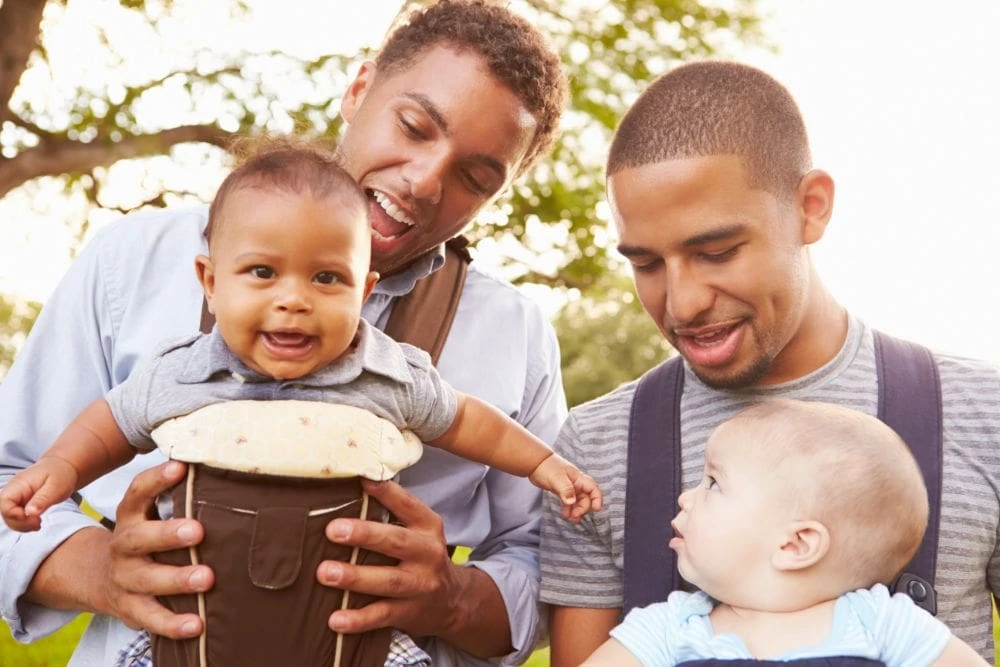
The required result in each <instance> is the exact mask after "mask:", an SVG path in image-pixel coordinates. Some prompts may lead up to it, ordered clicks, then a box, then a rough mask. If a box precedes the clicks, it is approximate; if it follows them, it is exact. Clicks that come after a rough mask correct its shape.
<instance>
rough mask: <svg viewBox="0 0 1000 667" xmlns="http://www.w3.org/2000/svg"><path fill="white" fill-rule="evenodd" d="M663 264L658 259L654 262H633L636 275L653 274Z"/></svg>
mask: <svg viewBox="0 0 1000 667" xmlns="http://www.w3.org/2000/svg"><path fill="white" fill-rule="evenodd" d="M661 264H662V262H661V261H660V260H658V259H653V260H649V261H646V260H641V261H640V260H635V261H633V262H632V270H633V271H634V272H635V273H652V272H653V271H655V270H656V269H658V268H659V267H660V265H661Z"/></svg>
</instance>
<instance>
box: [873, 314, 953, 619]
mask: <svg viewBox="0 0 1000 667" xmlns="http://www.w3.org/2000/svg"><path fill="white" fill-rule="evenodd" d="M875 365H876V369H877V373H878V418H879V419H881V420H882V421H884V422H885V423H886V424H888V425H889V426H891V427H892V428H893V430H895V431H896V433H898V434H899V436H900V437H901V438H903V440H904V441H905V442H906V444H907V445H909V447H910V451H912V452H913V456H914V458H916V459H917V463H918V464H919V465H920V471H921V473H923V476H924V484H926V486H927V498H928V502H929V504H930V512H929V515H928V517H927V531H926V532H925V533H924V540H923V542H921V544H920V548H919V549H918V550H917V553H916V555H915V556H914V557H913V560H911V561H910V564H909V565H907V566H906V569H905V572H904V574H903V575H901V577H900V579H899V580H898V581H897V582H896V583H895V584H894V586H893V592H896V591H898V592H901V593H907V594H908V595H909V596H910V597H912V598H913V599H914V601H915V602H916V603H917V604H919V605H920V606H922V607H924V608H925V609H927V610H928V611H930V612H931V613H932V614H933V613H936V611H937V609H936V607H937V605H936V600H935V595H934V573H935V570H936V568H937V547H938V535H939V533H940V515H941V468H942V466H943V462H942V457H943V451H944V445H943V437H944V428H943V423H942V421H943V420H942V416H941V380H940V377H939V376H938V369H937V364H936V363H935V362H934V357H933V356H932V355H931V353H930V351H929V350H927V349H926V348H924V347H921V346H920V345H916V344H915V343H910V342H908V341H903V340H899V339H898V338H893V337H892V336H888V335H886V334H884V333H881V332H879V331H876V332H875Z"/></svg>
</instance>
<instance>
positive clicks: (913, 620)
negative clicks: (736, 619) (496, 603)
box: [611, 584, 951, 667]
mask: <svg viewBox="0 0 1000 667" xmlns="http://www.w3.org/2000/svg"><path fill="white" fill-rule="evenodd" d="M714 606H715V602H714V601H713V600H712V599H711V598H709V597H708V596H707V595H705V593H702V592H701V591H698V592H696V593H685V592H683V591H675V592H673V593H671V594H670V596H669V597H668V598H667V601H666V602H660V603H657V604H651V605H649V606H648V607H643V608H640V609H633V610H632V611H630V612H629V613H628V615H627V616H626V617H625V620H624V621H622V623H621V625H619V626H618V627H616V628H614V629H613V630H612V631H611V636H612V637H614V638H615V639H617V640H618V641H619V642H621V644H622V645H623V646H624V647H625V648H627V649H628V650H629V652H630V653H631V654H632V655H634V656H635V658H636V659H637V660H638V661H639V662H641V663H642V664H643V665H648V666H650V667H653V666H655V667H670V666H671V665H677V664H680V663H682V662H686V661H688V660H697V659H698V658H721V659H723V660H740V659H752V658H754V657H755V656H753V655H752V654H751V653H750V651H749V649H747V646H746V644H745V643H744V642H743V640H742V639H741V638H740V637H739V636H737V635H735V634H733V633H728V632H727V633H719V634H716V633H715V631H714V630H713V628H712V621H711V620H710V619H709V616H708V615H709V613H710V612H711V611H712V609H713V607H714ZM950 639H951V632H950V631H949V630H948V628H947V627H946V626H945V624H944V623H942V622H941V621H939V620H937V619H936V618H934V617H933V616H931V615H930V614H929V613H927V612H926V611H925V610H923V609H921V608H920V607H918V606H917V605H915V604H914V603H913V600H911V599H910V598H908V597H907V596H905V595H902V594H898V595H889V589H887V588H886V587H885V586H883V585H882V584H877V585H876V586H874V587H872V588H871V589H860V590H856V591H852V592H850V593H846V594H844V595H842V596H840V597H839V598H838V599H837V603H836V606H835V607H834V612H833V624H832V627H831V628H830V633H829V635H828V636H827V638H826V640H824V641H823V642H822V643H821V644H819V645H818V646H810V647H805V648H800V649H795V650H793V651H789V652H788V653H785V654H783V655H780V656H776V657H773V658H769V660H773V661H776V662H788V661H790V660H799V659H804V658H825V657H834V656H854V657H859V658H869V659H871V660H881V661H882V662H884V663H885V664H886V667H925V666H926V665H929V664H931V663H932V662H934V661H935V660H937V659H938V658H939V657H940V656H941V653H942V651H944V647H945V646H946V645H947V644H948V641H949V640H950Z"/></svg>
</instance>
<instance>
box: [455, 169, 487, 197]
mask: <svg viewBox="0 0 1000 667" xmlns="http://www.w3.org/2000/svg"><path fill="white" fill-rule="evenodd" d="M462 181H463V182H464V183H465V187H466V188H468V189H469V191H470V192H474V193H476V194H478V195H487V194H490V192H491V189H490V187H489V186H488V185H485V184H484V182H483V181H482V180H480V179H479V178H477V177H476V175H475V174H474V173H473V172H471V171H463V172H462Z"/></svg>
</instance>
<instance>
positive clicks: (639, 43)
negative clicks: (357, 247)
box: [0, 0, 766, 665]
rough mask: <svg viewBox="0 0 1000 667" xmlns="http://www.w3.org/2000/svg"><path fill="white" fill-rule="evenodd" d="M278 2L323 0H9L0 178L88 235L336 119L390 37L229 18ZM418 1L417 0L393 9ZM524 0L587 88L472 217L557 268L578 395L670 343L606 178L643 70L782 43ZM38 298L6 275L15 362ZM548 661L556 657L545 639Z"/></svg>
mask: <svg viewBox="0 0 1000 667" xmlns="http://www.w3.org/2000/svg"><path fill="white" fill-rule="evenodd" d="M269 3H270V4H272V5H273V4H280V7H281V9H280V12H283V13H287V14H288V16H287V17H285V18H288V20H290V21H292V22H299V24H300V25H302V22H304V21H309V20H310V16H308V15H307V12H306V10H304V9H303V7H305V6H306V5H308V3H306V2H301V6H296V3H275V2H274V0H187V1H185V0H118V1H117V2H116V1H114V0H0V198H6V200H7V202H10V201H13V200H14V199H16V200H17V201H18V202H23V205H24V206H27V207H30V208H31V209H33V210H34V211H35V212H36V213H39V214H42V215H48V216H53V215H59V216H61V217H62V219H63V222H64V224H65V225H66V232H67V233H66V236H65V238H64V239H62V240H63V242H64V243H65V245H67V246H68V249H67V250H68V252H69V253H70V254H73V253H75V251H76V249H77V248H78V247H79V246H80V245H81V244H82V243H84V242H85V241H86V239H87V238H88V234H89V233H90V232H92V231H93V228H94V227H97V226H99V225H100V224H103V223H105V222H107V221H109V220H111V219H113V218H115V217H118V216H119V215H121V214H122V213H125V212H127V211H130V210H134V209H137V208H140V207H143V206H169V205H180V204H184V203H194V202H199V201H209V200H210V199H211V196H212V194H213V192H214V190H215V187H216V186H217V185H218V183H219V181H221V179H222V178H223V176H224V175H225V172H226V169H227V168H228V165H229V156H228V154H227V153H226V151H225V147H226V146H227V145H228V142H229V141H230V139H231V138H232V137H234V136H236V135H238V134H242V133H253V132H259V131H270V132H289V131H296V132H301V133H307V134H313V135H320V136H325V137H329V138H333V139H335V138H336V136H337V135H338V133H339V131H340V128H341V123H340V119H339V116H338V109H339V102H340V97H339V96H340V94H341V91H342V90H343V89H344V87H345V86H346V84H347V82H348V81H349V79H350V77H351V76H352V75H353V74H354V73H355V72H356V71H357V68H358V65H359V64H360V62H361V61H362V60H363V59H364V58H365V57H366V56H370V55H371V53H372V50H373V49H377V48H378V44H377V43H373V44H371V45H370V46H369V47H367V48H362V49H361V50H360V51H358V52H351V53H340V52H336V49H335V46H336V45H335V44H324V49H325V50H324V51H323V52H322V53H321V55H316V54H315V53H308V52H306V51H303V52H302V53H293V52H292V51H293V50H292V49H275V48H271V47H270V46H269V45H268V44H266V42H267V40H266V39H258V41H259V42H261V43H256V42H255V43H254V46H253V48H252V49H248V48H246V46H245V45H242V44H241V43H240V42H239V41H238V40H234V39H232V38H231V37H232V35H235V34H239V33H240V32H241V31H243V32H246V31H247V30H248V29H249V27H250V26H252V25H254V21H258V23H259V22H260V18H259V14H260V13H261V11H262V9H272V10H273V9H274V8H273V7H269V6H268V5H269ZM347 4H348V3H344V5H347ZM350 4H354V3H350ZM420 4H423V2H421V1H419V0H406V1H404V2H400V4H399V14H397V18H396V20H400V17H402V16H405V15H406V14H407V13H408V12H409V10H410V9H412V8H414V7H416V6H418V5H420ZM509 5H510V7H511V8H512V9H514V10H515V11H518V12H520V13H522V14H523V15H525V16H527V17H528V18H529V20H531V21H532V23H533V24H535V25H537V26H539V27H540V28H541V29H542V30H544V31H545V32H547V33H548V34H549V35H551V37H552V39H553V41H554V42H555V45H556V47H557V48H558V50H559V52H560V53H561V54H562V57H563V61H564V64H565V67H566V70H567V72H568V74H569V77H570V81H571V93H572V99H571V102H570V106H569V110H568V112H567V114H566V116H565V118H564V121H563V135H562V138H561V140H560V142H559V144H558V145H557V146H556V148H555V151H554V154H553V156H552V158H551V159H549V160H546V161H544V162H542V163H541V164H539V165H538V166H537V167H536V168H535V169H534V170H533V171H532V173H530V174H526V175H525V176H524V177H522V178H521V179H520V180H519V181H518V182H517V183H516V184H515V187H514V188H513V191H512V192H511V193H509V195H507V196H505V197H504V198H503V199H501V200H500V201H498V202H497V203H496V205H495V206H493V207H491V208H490V209H489V210H487V211H484V213H483V214H482V215H481V216H480V218H479V220H478V221H477V223H476V224H475V226H474V227H473V228H472V229H471V230H470V236H471V237H472V238H473V240H474V241H475V242H476V252H477V253H478V255H479V257H480V259H481V260H485V259H487V258H489V260H490V263H491V265H493V266H495V267H496V269H497V271H498V272H500V274H501V275H502V276H504V277H506V278H508V279H510V280H513V281H514V282H516V283H524V284H535V285H540V286H543V287H541V288H535V289H543V290H544V291H545V295H544V298H545V299H546V300H547V301H548V302H550V303H552V302H557V303H558V304H561V307H560V308H559V309H558V311H557V312H556V313H555V315H554V323H555V326H556V329H557V332H558V334H559V337H560V340H561V341H562V355H563V367H564V373H565V378H564V379H565V385H566V390H567V394H568V396H569V399H570V402H571V404H574V405H575V404H577V403H580V402H582V401H585V400H587V399H589V398H592V397H594V396H597V395H599V394H601V393H604V392H606V391H609V390H610V389H612V388H614V387H615V386H617V385H618V384H620V383H622V382H625V381H628V380H631V379H633V378H635V377H637V376H638V375H640V374H641V373H642V372H643V371H644V370H646V369H648V368H649V367H651V366H652V365H654V364H655V363H657V362H658V361H659V360H661V359H663V358H664V357H665V356H667V354H668V353H669V351H668V349H667V346H666V345H665V344H664V343H663V341H662V339H661V338H660V336H659V335H658V334H657V332H656V330H655V327H654V326H653V324H652V322H650V321H649V318H648V317H646V315H645V314H644V312H643V311H642V308H641V306H639V304H638V301H637V299H636V298H635V296H634V293H633V291H632V287H631V282H630V280H629V278H628V275H627V273H626V271H625V267H624V265H623V263H622V261H621V260H620V258H617V257H616V256H615V255H614V251H613V246H614V240H613V238H612V237H611V236H610V234H609V230H608V211H607V206H606V204H605V203H604V187H603V161H604V151H605V147H606V145H607V142H608V140H609V138H610V135H611V132H612V131H613V129H614V127H615V124H616V123H617V120H618V118H619V117H620V115H621V114H622V113H623V111H624V110H625V109H626V108H627V106H628V105H629V104H630V103H631V101H632V100H634V98H635V96H636V95H637V94H638V91H639V90H641V88H642V87H643V85H644V83H645V82H647V81H648V80H649V79H650V78H652V77H654V76H656V75H657V74H659V73H661V72H662V71H664V70H666V69H667V68H669V67H670V66H671V65H673V64H675V63H677V62H679V61H682V60H686V59H691V58H698V57H708V56H725V55H727V54H729V53H731V52H733V51H734V50H735V47H737V46H738V45H741V44H743V45H745V44H747V43H752V44H755V45H758V46H759V45H764V46H766V40H765V38H764V36H763V31H762V21H763V19H764V17H762V16H761V15H760V8H759V7H758V5H757V0H511V1H510V2H509ZM341 7H342V5H341V4H340V3H338V6H337V9H338V10H340V9H341ZM344 10H345V12H348V10H347V8H346V7H344ZM296 11H298V12H299V14H298V15H296ZM350 11H355V12H364V11H366V10H365V9H364V8H362V9H358V10H350ZM303 12H306V14H303ZM356 15H357V16H362V15H363V14H361V13H358V14H356ZM269 16H271V17H272V18H273V17H274V16H276V14H274V12H273V11H272V12H271V14H269ZM344 20H350V19H349V18H345V19H344ZM388 27H389V26H388V25H387V26H386V29H388ZM255 34H258V35H264V36H265V37H266V36H267V34H268V33H267V30H266V29H265V30H263V31H260V30H259V31H258V32H257V33H255ZM380 36H381V35H378V36H376V37H374V38H373V39H374V40H378V39H379V38H380ZM328 49H333V52H330V51H329V50H328ZM67 53H68V54H69V55H66V54H67ZM60 54H61V55H60ZM55 200H60V201H64V205H63V206H62V207H57V206H55V204H54V202H55ZM7 202H4V203H7ZM19 205H20V204H19ZM66 211H69V212H68V213H66ZM4 224H9V221H8V220H0V225H4ZM40 308H41V305H40V304H38V303H34V302H28V301H25V300H23V299H22V298H20V297H18V296H16V295H0V378H2V376H3V373H4V371H5V370H6V368H7V367H9V365H10V363H11V361H12V360H13V357H14V355H15V354H16V351H17V349H18V347H19V345H20V343H21V342H22V341H23V338H24V335H25V334H26V332H27V331H28V330H29V328H30V326H31V324H32V323H33V322H34V320H35V317H37V315H38V312H39V309H40ZM83 622H84V620H83V619H79V620H78V622H76V623H74V624H73V625H72V626H71V627H70V628H68V629H67V630H64V631H62V632H60V633H58V634H57V635H56V636H55V637H53V638H51V639H50V640H46V641H44V642H41V643H39V644H37V645H33V646H32V647H30V648H22V647H16V646H14V645H13V643H12V640H11V639H10V638H9V635H8V633H7V631H6V630H0V665H7V664H12V665H13V664H17V665H63V664H65V663H66V660H67V659H68V657H67V656H68V652H69V651H70V650H71V648H72V646H73V643H74V641H75V637H77V636H78V635H79V633H80V632H81V631H82V627H83V626H82V623H83ZM11 660H12V661H13V662H9V661H11ZM531 664H534V665H542V664H547V657H546V653H545V652H544V651H542V652H539V653H538V654H537V655H536V656H535V657H534V658H533V659H532V662H531Z"/></svg>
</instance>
